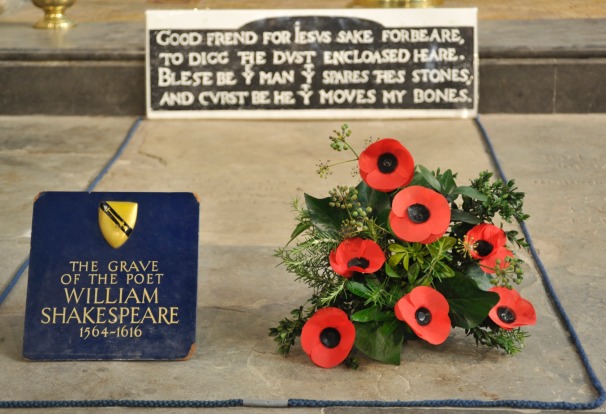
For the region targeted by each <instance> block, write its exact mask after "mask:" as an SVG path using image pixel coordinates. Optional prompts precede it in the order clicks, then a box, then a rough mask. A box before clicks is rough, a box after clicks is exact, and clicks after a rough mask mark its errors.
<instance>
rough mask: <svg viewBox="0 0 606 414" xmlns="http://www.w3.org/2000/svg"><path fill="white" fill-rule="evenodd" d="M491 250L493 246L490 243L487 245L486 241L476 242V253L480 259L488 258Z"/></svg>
mask: <svg viewBox="0 0 606 414" xmlns="http://www.w3.org/2000/svg"><path fill="white" fill-rule="evenodd" d="M493 249H494V246H493V245H492V243H489V242H487V241H486V240H480V241H478V242H477V243H476V247H475V250H476V253H477V254H478V256H481V257H484V256H488V255H489V254H490V253H492V250H493Z"/></svg>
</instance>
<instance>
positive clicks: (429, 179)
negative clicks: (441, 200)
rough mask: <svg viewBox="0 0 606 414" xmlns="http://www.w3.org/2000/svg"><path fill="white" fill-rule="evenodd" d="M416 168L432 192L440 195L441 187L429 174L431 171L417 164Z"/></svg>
mask: <svg viewBox="0 0 606 414" xmlns="http://www.w3.org/2000/svg"><path fill="white" fill-rule="evenodd" d="M417 167H418V168H419V172H420V173H421V176H422V177H423V179H424V180H425V182H426V183H427V184H429V186H431V187H432V188H433V189H434V190H436V191H437V192H439V193H441V192H442V185H441V184H440V182H439V181H438V179H437V178H436V177H435V176H434V175H433V174H432V173H431V171H429V170H428V169H427V168H425V167H423V166H422V165H419V164H417Z"/></svg>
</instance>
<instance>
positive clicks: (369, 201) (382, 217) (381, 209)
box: [356, 181, 391, 225]
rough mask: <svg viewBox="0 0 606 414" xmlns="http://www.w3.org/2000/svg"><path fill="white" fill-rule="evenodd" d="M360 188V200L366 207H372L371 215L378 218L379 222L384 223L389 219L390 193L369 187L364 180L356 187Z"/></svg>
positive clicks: (363, 206)
mask: <svg viewBox="0 0 606 414" xmlns="http://www.w3.org/2000/svg"><path fill="white" fill-rule="evenodd" d="M356 190H358V201H359V202H360V204H361V205H362V206H361V207H362V208H363V209H364V208H366V207H371V208H372V212H371V213H370V216H371V217H376V218H377V224H379V225H383V224H384V223H385V222H386V221H387V217H388V216H389V211H390V210H391V203H390V201H389V195H388V194H387V193H384V192H382V191H377V190H374V189H372V188H371V187H369V186H368V185H367V184H366V183H365V182H364V181H361V182H360V184H358V186H357V187H356Z"/></svg>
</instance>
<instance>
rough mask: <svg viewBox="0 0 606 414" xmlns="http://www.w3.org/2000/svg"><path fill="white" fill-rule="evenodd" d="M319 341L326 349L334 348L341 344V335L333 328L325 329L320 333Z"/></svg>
mask: <svg viewBox="0 0 606 414" xmlns="http://www.w3.org/2000/svg"><path fill="white" fill-rule="evenodd" d="M320 341H321V342H322V345H324V346H325V347H326V348H334V347H336V346H337V345H339V342H341V334H340V333H339V331H337V330H336V329H335V328H326V329H324V330H323V331H322V332H320Z"/></svg>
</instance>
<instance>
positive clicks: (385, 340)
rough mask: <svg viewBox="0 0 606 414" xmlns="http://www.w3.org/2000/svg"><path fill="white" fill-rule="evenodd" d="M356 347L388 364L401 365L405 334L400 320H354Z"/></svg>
mask: <svg viewBox="0 0 606 414" xmlns="http://www.w3.org/2000/svg"><path fill="white" fill-rule="evenodd" d="M354 326H355V328H356V340H355V342H354V344H355V346H356V348H357V349H358V350H359V351H360V352H362V353H364V354H366V355H367V356H368V357H370V358H372V359H374V360H377V361H380V362H384V363H387V364H393V365H400V353H401V352H402V343H403V342H404V334H403V332H402V328H401V326H400V322H399V321H397V320H395V319H393V320H390V321H380V322H367V323H360V322H354Z"/></svg>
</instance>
